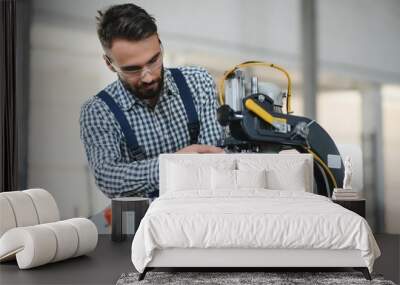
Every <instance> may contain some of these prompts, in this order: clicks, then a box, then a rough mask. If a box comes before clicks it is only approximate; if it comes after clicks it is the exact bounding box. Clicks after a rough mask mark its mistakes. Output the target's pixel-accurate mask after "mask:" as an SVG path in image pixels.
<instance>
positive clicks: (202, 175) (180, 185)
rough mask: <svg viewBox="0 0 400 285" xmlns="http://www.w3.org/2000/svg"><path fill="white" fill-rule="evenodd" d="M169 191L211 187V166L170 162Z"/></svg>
mask: <svg viewBox="0 0 400 285" xmlns="http://www.w3.org/2000/svg"><path fill="white" fill-rule="evenodd" d="M168 167H169V169H168V174H169V176H168V180H167V189H168V191H187V190H194V189H210V188H211V177H210V170H211V167H201V166H193V165H191V166H187V165H183V164H176V163H169V165H168Z"/></svg>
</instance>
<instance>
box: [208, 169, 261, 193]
mask: <svg viewBox="0 0 400 285" xmlns="http://www.w3.org/2000/svg"><path fill="white" fill-rule="evenodd" d="M266 187H267V178H266V171H265V169H263V170H231V169H216V168H212V169H211V188H212V189H213V190H217V191H221V190H229V191H233V190H240V189H243V188H266Z"/></svg>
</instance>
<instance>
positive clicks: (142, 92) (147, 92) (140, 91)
mask: <svg viewBox="0 0 400 285" xmlns="http://www.w3.org/2000/svg"><path fill="white" fill-rule="evenodd" d="M118 77H119V80H120V81H121V82H122V85H123V86H124V87H125V89H126V90H128V91H129V92H131V93H132V94H133V95H134V96H135V97H137V98H139V99H142V100H149V99H155V98H158V97H159V96H160V93H161V89H162V87H163V85H164V67H162V68H161V74H160V78H157V79H155V80H153V81H152V82H150V83H143V82H141V83H140V85H139V86H136V87H134V86H132V85H130V84H129V83H128V82H127V81H125V80H124V79H123V78H122V77H121V76H119V75H118ZM152 85H155V87H153V88H148V87H149V86H152Z"/></svg>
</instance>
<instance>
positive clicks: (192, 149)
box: [176, 144, 224, 153]
mask: <svg viewBox="0 0 400 285" xmlns="http://www.w3.org/2000/svg"><path fill="white" fill-rule="evenodd" d="M223 152H224V150H223V149H222V148H219V147H216V146H213V145H205V144H192V145H189V146H187V147H184V148H182V149H180V150H178V151H177V152H176V153H223Z"/></svg>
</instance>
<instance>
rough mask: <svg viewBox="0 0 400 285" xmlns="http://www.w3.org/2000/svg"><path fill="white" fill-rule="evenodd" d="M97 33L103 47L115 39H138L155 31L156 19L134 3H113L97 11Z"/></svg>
mask: <svg viewBox="0 0 400 285" xmlns="http://www.w3.org/2000/svg"><path fill="white" fill-rule="evenodd" d="M96 19H97V34H98V36H99V39H100V42H101V45H102V46H103V48H106V49H110V48H111V46H112V42H113V40H115V39H125V40H132V41H140V40H143V39H146V38H148V37H150V36H152V35H154V34H156V33H157V25H156V20H155V19H154V18H153V17H152V16H151V15H149V14H148V13H147V12H146V11H145V10H144V9H143V8H141V7H139V6H136V5H134V4H123V5H114V6H111V7H109V8H107V9H106V10H104V11H98V16H97V17H96Z"/></svg>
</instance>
